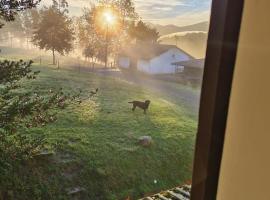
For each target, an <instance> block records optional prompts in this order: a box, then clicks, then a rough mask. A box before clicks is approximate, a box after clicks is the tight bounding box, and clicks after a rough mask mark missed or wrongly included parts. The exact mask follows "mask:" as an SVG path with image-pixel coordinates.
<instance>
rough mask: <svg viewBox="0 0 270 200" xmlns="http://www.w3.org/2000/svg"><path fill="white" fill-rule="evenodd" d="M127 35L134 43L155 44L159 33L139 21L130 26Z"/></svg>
mask: <svg viewBox="0 0 270 200" xmlns="http://www.w3.org/2000/svg"><path fill="white" fill-rule="evenodd" d="M129 35H130V37H131V38H133V39H135V40H136V42H148V43H156V42H157V40H158V38H159V32H158V31H157V30H156V29H155V28H151V27H150V26H149V25H147V24H145V23H144V22H143V21H141V20H140V21H139V22H137V23H133V24H132V25H131V26H130V28H129Z"/></svg>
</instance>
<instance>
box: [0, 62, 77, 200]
mask: <svg viewBox="0 0 270 200" xmlns="http://www.w3.org/2000/svg"><path fill="white" fill-rule="evenodd" d="M31 64H32V61H30V62H23V61H22V60H21V61H19V62H14V61H1V62H0V152H1V153H0V172H1V173H0V192H1V191H2V195H4V196H5V195H6V191H14V192H15V191H16V190H20V189H22V188H20V187H21V186H20V185H18V179H19V181H21V182H23V179H24V177H21V178H22V179H20V178H14V177H15V176H16V174H18V173H20V172H19V171H18V169H19V168H22V167H23V166H24V165H25V162H26V161H28V160H29V159H31V158H33V156H35V155H36V154H38V153H40V152H41V150H42V149H43V148H44V144H45V141H44V137H43V135H39V134H37V135H35V136H33V135H32V136H31V137H30V136H29V130H31V129H33V128H35V127H40V126H41V127H43V126H45V125H47V124H48V123H52V122H54V121H55V120H56V113H57V110H59V109H63V108H65V107H66V105H67V104H70V103H71V102H74V101H75V100H76V99H77V98H78V96H69V95H65V94H64V93H63V92H62V91H61V89H60V90H58V91H53V90H50V91H48V92H47V94H38V93H37V92H25V91H24V90H23V84H22V80H24V79H28V80H33V79H36V76H37V75H38V74H39V71H32V69H31ZM21 176H22V175H21ZM17 192H18V191H17Z"/></svg>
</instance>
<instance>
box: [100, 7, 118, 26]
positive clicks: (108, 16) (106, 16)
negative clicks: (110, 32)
mask: <svg viewBox="0 0 270 200" xmlns="http://www.w3.org/2000/svg"><path fill="white" fill-rule="evenodd" d="M103 17H104V19H105V21H106V23H108V24H110V25H113V24H114V23H115V18H116V17H115V16H114V15H113V13H112V12H111V11H109V10H107V11H104V13H103Z"/></svg>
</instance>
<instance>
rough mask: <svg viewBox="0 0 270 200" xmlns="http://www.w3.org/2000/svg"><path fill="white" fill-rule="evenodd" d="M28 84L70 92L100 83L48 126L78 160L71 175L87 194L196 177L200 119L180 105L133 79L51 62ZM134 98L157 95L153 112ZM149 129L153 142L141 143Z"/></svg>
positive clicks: (133, 190) (134, 193) (120, 194)
mask: <svg viewBox="0 0 270 200" xmlns="http://www.w3.org/2000/svg"><path fill="white" fill-rule="evenodd" d="M29 87H30V88H31V90H33V91H34V90H43V89H48V88H59V87H63V88H64V90H65V91H69V92H70V91H73V92H76V91H77V90H78V89H79V88H80V89H82V91H83V96H86V97H87V96H88V94H89V92H90V91H91V90H93V89H94V88H99V89H100V93H99V94H98V95H97V96H96V97H94V98H91V99H88V100H85V101H84V102H83V103H82V104H81V105H79V106H71V107H69V108H68V109H67V110H65V111H63V112H62V113H60V114H59V118H58V121H57V122H56V123H54V124H52V125H50V126H48V127H46V128H44V130H43V131H44V134H45V135H46V138H47V139H48V141H49V143H50V144H51V145H52V146H56V147H57V148H58V151H59V152H58V154H61V155H63V157H65V156H66V159H67V160H68V159H71V158H72V160H73V161H76V164H75V165H76V167H74V169H71V170H69V172H67V173H68V174H67V176H72V174H75V175H74V176H75V177H73V178H74V179H76V183H77V184H78V185H79V186H82V187H84V188H85V189H86V193H88V194H86V195H90V196H91V195H93V194H95V195H97V196H99V195H105V196H106V197H104V196H103V197H102V198H108V199H124V198H125V197H128V196H131V197H140V196H142V195H144V194H148V193H153V192H155V191H158V190H162V189H166V188H170V187H173V186H176V185H179V184H181V183H183V182H185V181H188V180H190V179H191V170H192V158H193V151H194V138H195V133H196V121H195V119H192V118H189V117H187V116H186V115H185V112H184V108H182V107H181V105H176V104H173V103H171V102H168V101H165V100H164V99H163V98H162V96H155V95H153V94H152V93H151V92H150V91H146V90H144V89H142V88H140V87H137V86H135V85H132V84H129V83H128V82H124V81H120V80H116V79H113V78H109V77H102V76H98V75H95V74H90V73H89V74H79V73H77V72H72V71H56V70H52V69H49V68H42V73H41V75H40V78H39V79H38V80H37V81H35V82H33V83H31V86H30V85H29ZM133 99H150V100H152V105H151V107H150V110H149V113H148V114H147V115H144V114H143V113H142V111H141V110H137V111H136V112H134V113H133V112H132V111H131V109H130V105H129V104H127V102H128V101H130V100H133ZM144 135H149V136H151V137H152V138H153V141H154V144H153V145H152V146H151V147H149V148H144V147H141V146H139V145H138V144H137V138H138V137H140V136H144ZM64 159H65V158H64ZM155 180H156V183H155ZM71 182H72V181H71ZM101 193H102V194H101ZM102 198H101V199H102ZM97 199H98V198H97Z"/></svg>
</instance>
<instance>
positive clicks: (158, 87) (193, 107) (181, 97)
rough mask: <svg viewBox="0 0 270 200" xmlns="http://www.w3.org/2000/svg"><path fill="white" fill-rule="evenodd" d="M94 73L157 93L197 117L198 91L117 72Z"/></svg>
mask: <svg viewBox="0 0 270 200" xmlns="http://www.w3.org/2000/svg"><path fill="white" fill-rule="evenodd" d="M95 73H97V74H100V75H103V76H111V77H115V78H119V79H121V80H124V81H128V82H130V83H133V84H136V85H139V86H141V87H143V88H145V89H148V90H150V91H152V92H155V93H158V94H159V95H161V96H162V97H163V98H164V99H165V100H167V101H171V102H173V103H175V104H182V105H183V106H184V107H185V108H186V111H187V114H190V115H192V116H194V117H197V115H198V110H199V99H200V91H199V89H193V88H191V87H189V86H184V85H181V84H178V83H172V82H168V81H163V80H158V79H155V78H152V77H149V76H144V75H141V74H133V73H132V74H131V73H123V72H121V71H118V70H99V71H96V72H95Z"/></svg>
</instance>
